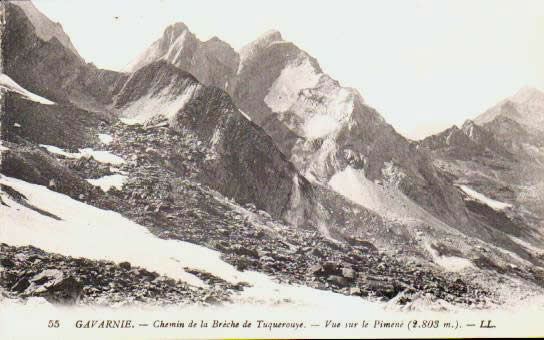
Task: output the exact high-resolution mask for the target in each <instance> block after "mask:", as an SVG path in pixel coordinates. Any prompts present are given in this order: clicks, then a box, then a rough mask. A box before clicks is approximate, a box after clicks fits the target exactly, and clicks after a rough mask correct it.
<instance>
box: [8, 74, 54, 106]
mask: <svg viewBox="0 0 544 340" xmlns="http://www.w3.org/2000/svg"><path fill="white" fill-rule="evenodd" d="M0 88H2V89H5V90H8V91H12V92H16V93H18V94H20V95H21V96H23V97H24V98H25V99H28V100H31V101H33V102H36V103H40V104H45V105H53V104H55V103H54V102H52V101H50V100H49V99H45V98H44V97H41V96H38V95H37V94H35V93H32V92H30V91H28V90H26V89H24V88H23V87H21V86H20V85H19V84H17V83H16V82H15V81H14V80H13V79H11V78H10V77H9V76H8V75H7V74H3V73H1V74H0Z"/></svg>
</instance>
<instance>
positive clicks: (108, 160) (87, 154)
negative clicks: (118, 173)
mask: <svg viewBox="0 0 544 340" xmlns="http://www.w3.org/2000/svg"><path fill="white" fill-rule="evenodd" d="M40 147H42V148H45V149H46V150H47V151H49V152H50V153H53V154H56V155H61V156H64V157H66V158H74V159H79V158H91V157H93V158H94V159H95V160H96V161H97V162H100V163H105V164H113V165H121V164H124V163H125V160H124V159H122V158H121V157H119V156H116V155H114V154H112V153H111V152H109V151H97V150H93V149H91V148H85V149H79V152H66V151H64V150H63V149H61V148H59V147H56V146H53V145H46V144H40Z"/></svg>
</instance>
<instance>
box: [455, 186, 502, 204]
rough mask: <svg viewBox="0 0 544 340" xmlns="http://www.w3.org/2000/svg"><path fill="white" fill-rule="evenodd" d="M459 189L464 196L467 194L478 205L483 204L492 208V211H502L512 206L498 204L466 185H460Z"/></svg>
mask: <svg viewBox="0 0 544 340" xmlns="http://www.w3.org/2000/svg"><path fill="white" fill-rule="evenodd" d="M459 188H461V190H463V192H464V193H465V194H467V195H468V196H469V197H470V198H472V199H474V200H476V201H478V202H480V203H483V204H486V205H487V206H489V207H490V208H493V209H494V210H504V209H506V208H511V207H512V205H511V204H508V203H503V202H499V201H496V200H494V199H491V198H489V197H487V196H485V195H483V194H481V193H479V192H477V191H475V190H473V189H471V188H469V187H467V186H466V185H460V186H459Z"/></svg>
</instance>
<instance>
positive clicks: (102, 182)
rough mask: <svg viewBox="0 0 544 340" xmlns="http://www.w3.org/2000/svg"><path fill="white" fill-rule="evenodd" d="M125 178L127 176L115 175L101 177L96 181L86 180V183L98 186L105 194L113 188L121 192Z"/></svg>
mask: <svg viewBox="0 0 544 340" xmlns="http://www.w3.org/2000/svg"><path fill="white" fill-rule="evenodd" d="M127 178H128V177H127V176H124V175H120V174H115V175H107V176H103V177H100V178H97V179H87V182H89V183H91V184H92V185H95V186H98V187H100V188H101V189H102V191H104V192H107V191H109V190H110V189H111V188H112V187H115V188H116V189H117V190H122V189H123V184H125V182H126V180H127Z"/></svg>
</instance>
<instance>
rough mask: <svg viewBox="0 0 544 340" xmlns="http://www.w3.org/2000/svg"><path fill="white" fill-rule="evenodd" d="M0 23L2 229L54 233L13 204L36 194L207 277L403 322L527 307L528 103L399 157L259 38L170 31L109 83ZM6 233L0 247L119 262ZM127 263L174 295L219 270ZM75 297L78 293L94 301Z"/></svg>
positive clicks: (32, 18) (537, 119) (26, 15)
mask: <svg viewBox="0 0 544 340" xmlns="http://www.w3.org/2000/svg"><path fill="white" fill-rule="evenodd" d="M2 6H3V7H2V9H3V11H4V14H5V20H4V24H3V25H2V69H1V71H2V74H1V75H0V88H1V89H2V95H3V105H4V113H3V116H2V140H3V141H4V143H3V144H2V145H3V146H2V163H1V165H2V168H1V169H0V170H1V173H2V174H3V176H2V177H0V179H1V180H2V183H3V184H2V185H3V188H4V189H5V190H4V193H3V194H2V196H0V197H2V201H3V202H4V203H5V205H4V206H2V209H4V210H6V211H5V212H4V213H5V214H6V216H11V217H9V218H11V220H10V221H11V222H12V223H23V222H20V221H21V220H22V219H21V218H22V217H20V216H19V217H18V215H17V214H16V213H15V212H13V209H12V210H9V209H10V207H9V206H15V205H17V206H21V207H23V208H21V209H22V210H21V211H23V212H24V211H32V213H36V212H37V213H38V214H40V216H41V217H40V218H42V217H43V216H49V217H48V218H49V219H51V218H52V219H53V220H55V219H54V217H51V215H53V216H56V217H57V218H58V219H59V220H63V218H62V216H59V215H58V213H52V212H50V211H48V210H47V209H53V208H51V207H49V206H45V205H44V206H40V205H39V202H37V201H36V202H35V201H32V199H33V197H34V196H39V195H44V197H45V196H47V195H51V198H53V197H56V199H58V200H61V199H62V200H73V201H75V202H79V203H81V204H85V205H86V206H89V207H86V208H85V209H91V208H92V209H102V210H104V211H115V212H116V213H118V214H120V215H121V216H123V217H124V218H127V219H128V220H130V221H131V222H130V223H136V224H138V225H139V226H141V227H142V228H143V229H145V230H148V231H149V232H150V233H151V234H152V237H153V238H152V240H154V241H151V240H150V241H146V242H150V244H155V243H153V242H158V241H157V240H159V239H160V240H179V241H183V242H190V243H192V244H196V245H198V246H201V247H205V248H206V249H207V250H206V251H208V250H209V249H213V250H214V251H217V252H218V253H220V254H221V259H222V261H224V262H221V264H218V263H219V262H218V263H215V264H214V265H215V266H220V267H221V266H227V265H231V266H234V268H236V270H237V271H240V272H241V271H256V272H262V273H266V274H267V275H269V276H270V277H272V278H273V279H275V280H279V281H280V282H285V281H287V282H294V283H299V284H302V285H307V286H310V287H313V288H317V289H321V290H328V291H332V292H335V293H341V294H345V295H357V296H363V297H365V298H376V299H382V300H387V301H395V303H397V304H401V305H406V304H407V303H414V301H417V299H418V296H420V295H418V294H421V293H428V294H430V295H432V296H433V298H434V299H435V300H437V301H438V300H441V301H447V302H448V303H450V304H452V305H456V304H458V305H463V306H465V307H466V306H468V305H472V304H478V305H480V306H487V305H493V304H504V303H505V301H511V300H512V299H517V298H519V296H512V294H510V293H509V291H510V289H511V287H512V285H515V286H516V287H519V289H520V290H521V291H523V292H529V291H531V292H535V294H540V293H539V292H541V291H542V288H543V287H544V268H542V267H543V266H544V253H543V250H542V249H543V247H542V245H543V243H542V242H543V234H542V227H543V221H544V210H543V209H542V207H544V204H543V203H544V186H543V183H544V175H543V174H544V171H543V170H544V169H543V166H544V163H543V162H544V131H542V126H543V125H542V123H543V120H544V93H543V92H541V91H539V90H537V89H533V88H524V89H521V90H520V91H519V92H518V93H516V94H515V95H514V96H512V97H511V98H507V99H505V100H504V101H501V102H500V103H498V104H497V105H496V106H494V107H492V108H490V109H489V110H488V111H486V112H484V113H482V114H481V115H479V116H478V117H476V118H474V120H468V121H466V122H465V123H464V124H463V126H462V127H461V128H458V127H457V126H453V127H451V128H449V129H447V130H445V131H444V132H442V133H439V134H437V135H434V136H430V137H427V138H426V139H424V140H422V141H411V140H408V139H406V138H404V137H403V136H401V135H400V134H399V133H397V132H396V131H395V129H394V128H393V127H392V126H391V125H390V124H388V123H387V122H386V121H385V120H384V119H383V118H382V116H381V115H380V113H379V112H377V111H376V110H375V109H373V108H372V107H371V106H370V105H369V104H368V103H366V102H365V100H364V99H363V97H362V95H361V93H360V92H359V91H358V90H356V89H352V88H347V87H343V86H341V84H340V83H339V82H338V81H336V80H334V79H332V78H331V77H330V76H328V75H327V74H325V73H324V72H323V70H322V69H321V67H320V65H319V63H318V61H317V60H316V59H315V58H313V57H312V56H310V55H309V54H308V53H307V52H305V51H303V50H301V49H300V48H298V47H297V46H296V45H295V44H293V43H291V42H289V41H287V40H285V39H284V38H283V37H282V35H281V34H280V33H279V32H277V31H269V32H266V33H265V34H263V35H262V36H260V37H259V38H257V39H256V40H255V41H253V42H251V43H249V44H248V45H247V46H245V47H243V48H242V49H240V50H239V51H236V50H235V49H233V48H232V47H231V46H229V45H228V44H227V43H226V42H224V41H222V40H220V39H219V38H217V37H214V38H212V39H210V40H207V41H201V40H199V39H198V38H197V37H196V36H195V35H194V34H193V33H192V32H191V31H190V30H189V28H188V27H187V26H186V25H185V24H183V23H176V24H173V25H170V26H168V27H167V28H166V29H165V31H164V33H163V35H162V37H161V38H160V39H158V40H157V41H156V42H154V43H153V44H152V45H151V46H150V47H149V48H148V49H146V50H145V51H143V52H142V54H141V55H140V56H138V57H137V59H136V60H134V61H133V62H131V63H130V64H129V65H128V66H127V67H126V69H125V70H124V71H123V72H115V71H111V70H103V69H99V68H97V67H96V66H94V65H93V64H91V63H87V62H86V61H85V60H84V59H83V58H82V57H81V56H80V55H79V54H78V52H77V51H76V49H75V48H74V46H73V45H72V43H71V41H70V38H69V37H68V36H67V35H66V34H65V33H64V32H63V30H62V27H61V26H60V25H59V24H56V23H53V22H51V21H50V20H49V19H48V18H47V17H46V16H45V15H43V14H42V13H40V12H39V11H38V10H37V9H36V8H35V7H34V6H33V5H32V3H31V2H10V3H5V4H4V3H2ZM392 100H394V98H392ZM25 183H26V184H25ZM32 185H40V186H44V187H45V188H43V189H38V187H37V186H36V187H34V186H32ZM30 188H34V189H32V190H36V193H35V194H32V195H31V194H30V193H32V192H33V191H32V190H31V189H30ZM25 190H27V191H25ZM19 191H20V192H19ZM22 191H25V192H26V193H27V194H23V193H22ZM18 192H19V193H18ZM38 192H39V195H38ZM21 195H22V196H21ZM56 195H61V196H56ZM62 195H63V196H62ZM60 197H62V198H60ZM67 202H68V201H67ZM70 202H72V201H70ZM70 204H76V203H73V202H72V203H70ZM82 209H83V208H82ZM92 209H91V210H92ZM91 210H89V211H91ZM29 213H30V212H29ZM89 213H91V212H89ZM92 213H93V214H94V213H96V212H95V211H94V210H93V212H92ZM93 216H94V215H93ZM50 222H51V221H50ZM24 223H27V222H24ZM28 223H30V222H28ZM51 223H53V222H51ZM54 223H57V222H54ZM74 223H75V222H74ZM116 223H118V222H116ZM111 227H112V228H114V226H113V225H112V226H111ZM2 228H8V227H6V226H3V227H2ZM9 228H11V226H10V227H9ZM138 230H140V229H138ZM14 235H15V234H14V233H10V232H7V231H6V232H3V233H1V234H0V241H1V242H4V243H6V244H8V245H9V246H17V247H23V246H28V245H31V246H34V247H38V248H43V251H45V252H46V253H59V254H60V255H59V256H76V257H77V256H83V257H87V258H91V259H92V260H96V261H99V260H112V261H113V262H116V263H118V264H117V265H119V266H121V264H119V263H120V262H123V263H124V262H126V261H120V259H125V257H124V256H125V255H124V254H120V253H115V254H114V253H112V254H114V255H111V256H110V257H107V258H101V257H100V254H98V255H96V254H94V255H93V257H90V256H89V255H85V254H87V253H85V254H83V253H77V252H73V251H72V250H70V249H71V248H62V247H56V246H55V245H54V244H53V243H47V242H45V241H43V242H42V241H40V239H37V238H33V239H32V240H34V241H32V242H30V241H28V240H25V239H24V238H21V237H18V236H16V235H15V236H14ZM138 235H139V234H138ZM74 237H76V236H74ZM78 237H79V236H78ZM85 237H88V236H85ZM74 240H75V239H74ZM70 242H72V241H70ZM73 242H76V241H73ZM142 242H143V241H142ZM142 246H143V247H144V248H145V244H142ZM159 248H160V247H159ZM6 249H7V248H6ZM153 249H156V248H153ZM157 249H158V248H157ZM8 250H9V253H10V254H15V253H17V251H19V250H20V251H21V252H27V251H28V250H27V249H26V248H24V247H23V248H16V249H15V250H14V249H12V248H9V249H8ZM112 251H113V250H112ZM203 251H204V250H203ZM81 254H83V255H81ZM13 256H15V255H13ZM43 256H44V258H47V259H49V258H50V257H51V256H53V257H54V256H56V255H43ZM48 256H49V257H48ZM165 256H166V255H165ZM210 256H211V255H210ZM10 261H11V260H10ZM66 261H67V263H72V262H73V261H72V260H69V261H68V260H66ZM130 261H131V263H132V262H135V261H141V263H136V265H139V266H141V267H143V268H145V270H148V271H152V270H157V271H158V270H162V271H163V272H161V273H159V274H160V275H163V276H164V277H168V276H175V275H179V277H177V278H180V279H184V280H186V281H187V282H189V281H190V282H193V281H191V280H190V279H187V277H188V276H191V275H192V276H191V277H193V279H194V276H196V277H197V278H198V279H194V280H196V281H198V280H203V277H205V275H204V274H202V271H208V272H209V273H211V274H213V275H215V277H218V278H221V275H223V274H222V273H224V272H220V271H218V269H217V268H210V267H202V268H199V269H198V270H197V271H195V270H193V269H194V268H193V269H191V268H185V272H183V273H181V274H180V273H179V272H172V271H171V269H164V268H151V267H152V266H153V264H150V263H149V262H146V261H144V260H142V258H140V257H137V256H134V257H130ZM133 264H134V263H133ZM17 265H20V266H23V267H24V265H25V264H24V263H19V262H17ZM93 265H95V264H93ZM115 265H116V264H112V266H115ZM123 266H124V267H122V268H118V267H112V268H115V270H117V271H123V270H124V271H126V270H129V269H130V267H127V265H126V264H123ZM126 268H129V269H126ZM221 268H223V267H221ZM229 268H230V267H229ZM112 270H113V269H112ZM142 270H143V269H142ZM229 270H230V269H229ZM23 271H24V270H21V271H20V272H23ZM65 271H66V272H65V273H64V274H63V275H65V276H67V275H68V272H70V273H71V274H70V275H75V274H74V273H73V270H72V269H70V270H68V269H66V270H65ZM18 273H19V272H18ZM173 273H174V274H173ZM229 273H231V272H230V271H229ZM34 274H36V273H34ZM159 274H157V276H156V277H159V276H160V275H159ZM211 274H210V275H211ZM14 275H15V274H14ZM17 275H19V276H20V275H22V274H20V273H19V274H17ZM59 275H60V274H59ZM127 275H128V274H127ZM142 275H143V276H146V275H144V274H142ZM224 275H226V274H224ZM229 275H231V274H229ZM240 275H241V274H240ZM19 276H18V277H17V280H15V277H13V278H11V279H10V282H12V283H13V285H9V287H8V286H5V287H3V288H4V289H5V290H6V291H7V293H6V294H8V295H9V294H11V295H10V296H12V297H18V298H20V297H21V296H23V297H24V296H25V293H24V292H25V291H26V294H27V295H32V294H34V293H33V292H35V290H31V291H27V289H28V288H27V287H25V288H24V289H21V290H17V289H14V288H13V287H19V286H17V285H15V283H17V282H19V280H23V279H24V280H27V281H28V282H29V286H30V285H31V284H32V282H34V281H32V278H31V277H26V276H25V277H19ZM23 276H24V275H23ZM27 276H28V275H27ZM156 277H155V278H156ZM155 278H154V279H155ZM490 278H497V280H490ZM154 279H153V280H154ZM82 280H83V279H82V278H81V277H79V278H76V281H78V282H79V281H82ZM127 280H128V279H127ZM164 280H166V279H164ZM206 280H207V282H208V283H209V284H211V283H210V282H211V281H213V282H214V283H213V284H212V286H213V285H216V284H218V282H221V284H225V285H226V283H224V282H223V281H225V282H226V281H229V280H233V279H232V278H231V277H230V276H229V278H227V277H226V276H225V277H222V278H221V280H223V281H220V280H219V279H213V280H211V279H210V277H207V279H206ZM206 280H205V281H206ZM210 280H211V281H210ZM214 280H215V281H214ZM83 281H84V285H85V284H86V285H87V286H88V287H91V288H92V287H93V283H92V282H91V283H90V282H87V281H89V280H88V279H87V281H85V280H83ZM91 281H92V280H91ZM490 281H492V282H493V283H489V282H490ZM127 282H128V281H127ZM131 282H132V281H131ZM430 282H440V284H439V285H437V284H431V283H430ZM127 284H128V283H127ZM134 284H137V283H134ZM229 284H231V285H230V286H229V289H232V290H238V289H239V290H242V291H243V290H244V288H243V285H241V286H236V284H237V283H236V282H232V281H230V283H229ZM250 284H255V285H258V284H260V283H259V282H257V281H255V282H251V283H250ZM161 287H162V288H161V289H166V288H164V287H163V286H161ZM236 287H237V288H236ZM444 287H446V288H444ZM180 289H181V288H180ZM88 291H90V288H89V289H87V290H85V289H83V288H82V290H80V291H78V292H77V294H79V295H81V294H83V295H82V296H83V297H85V298H84V299H83V300H85V301H88V302H89V301H94V299H95V298H97V296H98V295H100V294H102V295H100V297H103V298H104V299H106V300H108V299H110V300H111V296H112V295H111V294H112V292H111V291H107V290H102V291H100V293H96V294H98V295H97V296H94V295H89V293H88ZM93 292H94V291H93ZM475 292H476V293H475ZM77 294H76V295H77ZM208 294H211V295H213V296H214V299H228V297H226V296H218V295H217V294H216V293H214V292H208ZM232 294H235V293H232ZM48 297H49V298H50V299H52V301H58V296H54V297H50V296H48ZM199 299H200V300H202V297H199ZM197 300H198V299H197ZM176 301H177V300H176Z"/></svg>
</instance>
